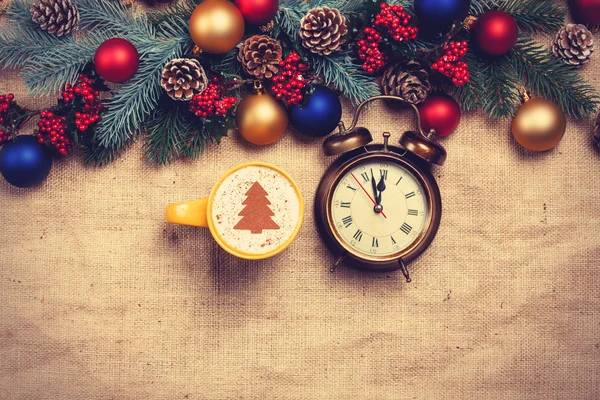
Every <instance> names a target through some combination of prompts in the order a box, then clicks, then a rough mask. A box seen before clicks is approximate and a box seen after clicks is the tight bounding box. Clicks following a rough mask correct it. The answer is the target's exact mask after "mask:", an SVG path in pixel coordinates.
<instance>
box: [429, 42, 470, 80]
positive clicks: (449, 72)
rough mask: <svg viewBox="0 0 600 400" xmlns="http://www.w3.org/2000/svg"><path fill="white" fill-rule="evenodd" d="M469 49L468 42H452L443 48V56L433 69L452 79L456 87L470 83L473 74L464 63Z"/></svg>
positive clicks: (433, 65)
mask: <svg viewBox="0 0 600 400" xmlns="http://www.w3.org/2000/svg"><path fill="white" fill-rule="evenodd" d="M468 49H469V47H468V43H467V42H466V41H462V42H450V43H448V44H447V45H446V46H445V47H444V48H443V50H442V51H443V53H442V55H441V56H440V57H439V58H438V60H437V61H435V62H434V63H433V64H432V65H431V68H432V69H433V70H435V71H437V72H439V73H440V74H442V75H444V76H447V77H448V78H450V79H452V83H454V84H455V85H456V86H462V85H464V84H465V83H467V82H468V81H469V77H470V75H471V73H470V72H469V65H468V64H467V63H466V62H464V61H463V59H464V58H465V55H466V54H467V51H468Z"/></svg>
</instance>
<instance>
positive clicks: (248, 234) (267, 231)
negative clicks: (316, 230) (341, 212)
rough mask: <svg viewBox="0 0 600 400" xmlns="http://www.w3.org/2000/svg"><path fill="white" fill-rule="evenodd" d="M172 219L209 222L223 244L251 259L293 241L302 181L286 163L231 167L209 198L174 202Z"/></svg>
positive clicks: (298, 223) (299, 221)
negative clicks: (286, 168) (283, 166)
mask: <svg viewBox="0 0 600 400" xmlns="http://www.w3.org/2000/svg"><path fill="white" fill-rule="evenodd" d="M166 219H167V222H169V223H171V224H181V225H190V226H199V227H203V228H208V229H209V230H210V233H211V234H212V236H213V237H214V239H215V240H216V241H217V243H218V244H219V246H221V248H223V249H224V250H225V251H227V252H228V253H230V254H233V255H234V256H237V257H240V258H243V259H246V260H260V259H264V258H268V257H272V256H274V255H276V254H278V253H280V252H282V251H283V250H284V249H285V248H286V247H288V246H289V245H290V244H291V243H292V242H293V241H294V239H295V238H296V236H297V235H298V232H299V231H300V227H301V226H302V221H303V219H304V201H303V199H302V194H301V193H300V189H299V188H298V185H296V183H295V182H294V180H293V179H292V178H291V177H290V176H289V175H288V174H287V173H286V172H284V171H283V170H282V169H280V168H278V167H276V166H274V165H271V164H267V163H263V162H250V163H246V164H241V165H238V166H237V167H235V168H233V169H231V170H229V171H228V172H226V173H225V175H223V176H222V177H221V178H220V179H219V180H218V181H217V184H216V185H215V187H214V188H213V189H212V191H211V192H210V196H209V197H208V198H204V199H199V200H192V201H187V202H183V203H177V204H169V205H168V206H167V210H166Z"/></svg>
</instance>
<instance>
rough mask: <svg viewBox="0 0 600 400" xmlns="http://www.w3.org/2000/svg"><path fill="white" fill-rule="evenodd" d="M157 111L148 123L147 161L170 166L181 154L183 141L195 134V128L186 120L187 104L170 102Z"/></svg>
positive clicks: (145, 146) (145, 147)
mask: <svg viewBox="0 0 600 400" xmlns="http://www.w3.org/2000/svg"><path fill="white" fill-rule="evenodd" d="M169 103H170V104H166V102H164V103H163V104H162V107H160V108H158V109H156V110H155V111H154V112H153V114H152V117H151V118H152V119H151V120H150V122H148V123H147V125H146V127H145V130H146V131H147V132H148V136H147V139H146V143H145V145H144V153H145V155H146V159H147V160H148V161H150V162H152V163H155V164H162V165H166V164H170V163H171V162H173V161H174V160H175V159H176V158H177V156H178V155H179V154H180V151H181V148H182V145H183V144H184V142H183V139H184V138H185V137H187V136H190V135H191V134H193V132H194V130H195V128H194V126H193V125H192V123H190V122H189V120H188V119H187V118H186V114H188V113H189V104H188V103H187V102H183V103H182V102H175V104H173V103H174V102H172V101H169Z"/></svg>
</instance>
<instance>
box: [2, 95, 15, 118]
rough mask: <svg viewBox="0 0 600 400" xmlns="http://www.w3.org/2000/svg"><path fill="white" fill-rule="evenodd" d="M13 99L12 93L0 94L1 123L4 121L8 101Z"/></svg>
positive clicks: (8, 104) (8, 105)
mask: <svg viewBox="0 0 600 400" xmlns="http://www.w3.org/2000/svg"><path fill="white" fill-rule="evenodd" d="M14 99H15V96H14V95H13V94H12V93H9V94H7V95H6V96H4V95H0V124H3V123H4V122H5V121H6V114H7V113H8V109H9V108H10V103H11V102H12V101H13V100H14Z"/></svg>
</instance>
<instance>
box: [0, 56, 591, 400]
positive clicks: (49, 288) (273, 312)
mask: <svg viewBox="0 0 600 400" xmlns="http://www.w3.org/2000/svg"><path fill="white" fill-rule="evenodd" d="M598 63H600V60H598V58H597V57H596V59H595V60H594V62H593V63H592V65H591V66H589V67H588V68H587V72H586V76H587V78H589V79H590V80H591V82H593V83H594V84H595V85H596V86H598V87H599V88H600V81H599V79H600V72H594V71H593V70H594V69H596V71H598V70H597V66H598V65H599V64H598ZM9 91H11V92H14V93H15V94H16V95H17V98H18V99H19V100H21V101H22V102H23V103H25V104H26V105H29V106H39V105H40V104H49V102H50V101H49V100H48V99H43V100H36V99H32V98H31V97H28V96H27V95H26V92H25V90H24V88H23V86H22V84H21V82H20V80H19V78H18V77H17V75H16V74H15V73H14V72H3V73H2V74H1V75H0V92H1V93H6V92H9ZM45 102H46V103H45ZM349 113H350V108H349V107H345V115H344V118H345V119H346V120H347V119H348V117H349ZM363 124H364V125H365V126H367V127H369V128H371V129H372V131H373V132H374V133H380V132H381V131H383V130H384V129H386V130H389V129H391V130H392V132H393V139H394V141H396V140H397V138H398V137H399V134H400V133H401V132H402V131H403V130H404V129H408V128H411V127H412V124H413V121H412V117H411V115H410V113H409V112H407V111H403V112H396V111H393V110H390V109H386V108H385V106H383V105H378V106H376V107H374V108H372V109H371V110H370V111H369V112H368V113H367V115H366V117H365V119H364V120H363ZM591 126H592V123H591V122H590V123H580V124H576V123H574V122H572V121H570V122H569V126H568V131H567V134H566V136H565V138H564V140H563V141H562V143H561V144H560V145H559V146H558V148H556V149H555V150H553V151H550V152H547V153H543V154H532V153H529V152H527V151H524V150H523V149H521V148H519V147H518V146H517V145H516V144H515V143H514V141H513V140H512V139H511V137H510V134H509V131H508V122H505V121H503V122H500V123H492V122H490V121H489V120H487V119H486V118H484V117H483V116H482V115H479V114H476V115H469V116H465V117H464V119H463V122H462V124H461V126H460V129H459V131H458V132H457V133H456V134H455V135H453V136H451V137H449V138H447V139H446V140H443V144H444V145H445V146H446V148H447V150H448V154H449V157H448V162H447V164H446V165H445V166H444V167H442V168H437V169H436V170H435V175H436V176H437V178H438V181H439V185H440V188H441V191H442V197H443V201H444V214H443V218H442V224H441V227H440V231H439V233H438V236H437V238H436V240H435V241H434V243H433V245H432V246H431V247H430V249H429V251H428V252H427V253H425V254H424V255H423V256H422V257H421V258H420V259H418V260H417V261H416V262H414V263H412V265H411V266H410V268H411V270H412V274H413V278H414V280H413V283H411V284H406V283H404V280H403V277H402V275H401V274H400V273H387V274H372V273H365V272H361V271H355V270H350V269H347V268H339V269H338V271H336V272H335V273H334V274H330V273H329V272H328V267H329V266H330V265H331V264H332V262H333V259H332V257H331V256H330V254H329V253H328V251H327V249H326V248H325V247H324V246H323V244H322V243H321V242H320V240H319V239H318V236H317V232H316V231H315V224H314V222H313V219H312V201H313V198H314V191H315V188H316V186H317V183H318V182H319V178H320V176H321V174H322V173H323V171H324V169H325V168H326V166H327V165H328V164H329V163H330V162H331V160H327V159H325V158H324V157H323V156H322V153H321V148H320V141H306V140H302V139H301V138H299V137H298V136H297V135H295V134H292V133H290V134H288V135H287V136H286V137H284V138H283V139H282V140H281V141H279V142H278V143H276V144H275V145H273V146H269V147H261V148H257V147H251V146H248V145H246V144H244V143H243V142H242V141H240V140H239V139H238V138H236V137H230V138H228V139H226V140H225V141H224V143H223V144H222V145H221V146H213V147H211V148H210V149H209V151H208V152H207V153H206V155H205V156H204V157H202V159H201V160H200V161H197V162H183V161H181V162H177V163H176V164H174V165H171V166H168V167H153V166H150V165H148V164H146V163H145V162H144V161H143V159H142V149H141V145H139V144H138V145H136V146H134V147H133V148H131V149H130V150H129V151H127V153H126V155H125V156H124V157H122V158H120V159H119V160H117V161H116V162H115V163H113V164H112V165H110V166H108V167H106V168H100V169H95V168H92V167H86V166H84V164H83V163H82V161H81V159H80V158H77V157H71V158H69V159H67V160H65V161H59V162H56V163H55V166H54V169H53V171H52V173H51V175H50V177H49V179H48V180H47V181H46V182H45V183H44V184H43V185H42V186H41V187H39V188H36V189H33V190H19V189H15V188H12V187H10V186H9V185H8V184H6V183H5V182H4V181H2V182H0V205H1V208H2V210H1V213H2V214H1V215H2V220H1V221H2V229H0V243H1V244H0V250H1V253H0V254H1V256H0V398H2V399H63V398H64V399H113V398H114V399H187V398H189V399H227V398H266V399H275V398H278V399H279V398H281V399H316V398H323V399H349V398H356V399H469V398H476V399H548V398H552V399H598V398H600V335H599V333H600V277H599V274H598V268H599V267H600V262H599V260H598V259H599V257H600V238H599V237H598V235H599V233H598V225H599V224H600V217H599V212H598V209H599V207H598V202H599V199H598V194H599V193H600V179H599V178H598V174H599V172H600V156H599V154H598V152H597V151H595V149H594V148H593V147H592V145H591V144H590V139H591V136H590V130H591ZM251 160H263V161H267V162H272V163H275V164H277V165H279V166H281V167H282V168H284V169H285V170H287V171H288V172H290V173H291V175H292V176H293V177H294V178H295V179H296V181H297V182H298V184H299V185H300V187H301V188H302V190H303V192H304V195H305V201H306V206H307V211H308V212H307V216H306V222H305V224H304V226H303V228H302V231H301V232H300V235H299V237H298V238H297V240H296V241H295V242H294V243H293V245H292V246H291V247H290V248H289V249H288V250H286V251H285V252H284V253H282V254H280V255H279V256H277V257H275V258H273V259H270V260H267V261H263V262H245V261H241V260H238V259H235V258H233V257H231V256H229V255H228V254H226V253H224V252H223V251H221V250H220V248H219V247H218V246H217V245H216V244H215V242H214V241H213V240H212V238H211V236H210V235H209V233H208V231H206V230H202V229H193V228H185V227H177V226H167V225H166V224H165V223H164V221H163V210H164V206H165V204H166V203H168V202H175V201H182V200H187V199H193V198H199V197H202V196H203V195H207V194H208V193H209V191H210V189H211V187H212V185H213V182H215V181H216V179H217V178H218V177H219V176H220V175H221V174H222V173H223V172H225V171H226V170H228V169H229V168H230V167H232V166H234V165H236V164H238V163H241V162H244V161H251Z"/></svg>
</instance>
